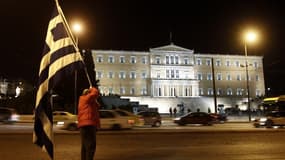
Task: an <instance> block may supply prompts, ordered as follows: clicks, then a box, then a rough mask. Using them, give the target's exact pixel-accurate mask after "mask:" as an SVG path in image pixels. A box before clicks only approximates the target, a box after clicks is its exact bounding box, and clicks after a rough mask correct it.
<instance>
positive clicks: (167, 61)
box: [165, 56, 169, 64]
mask: <svg viewBox="0 0 285 160" xmlns="http://www.w3.org/2000/svg"><path fill="white" fill-rule="evenodd" d="M165 63H166V64H169V56H166V57H165Z"/></svg>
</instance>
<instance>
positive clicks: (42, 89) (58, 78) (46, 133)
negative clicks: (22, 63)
mask: <svg viewBox="0 0 285 160" xmlns="http://www.w3.org/2000/svg"><path fill="white" fill-rule="evenodd" d="M83 65H84V64H83V60H82V57H81V55H80V52H79V49H78V47H77V45H76V44H75V41H74V38H73V36H72V34H71V32H70V28H69V26H68V24H67V23H66V19H65V17H64V15H63V12H62V10H61V8H60V6H59V5H58V3H57V7H56V9H55V11H54V13H53V14H52V17H51V20H50V22H49V25H48V30H47V35H46V40H45V46H44V51H43V55H42V59H41V63H40V69H39V80H38V88H37V94H36V103H35V112H34V117H35V122H34V133H33V143H34V144H36V145H38V146H39V147H41V148H42V149H43V150H45V151H46V152H47V153H48V155H49V157H50V158H51V159H53V157H54V155H53V146H54V143H53V117H52V105H51V104H50V97H51V91H52V89H54V88H55V87H56V86H57V85H58V84H59V83H64V81H68V79H67V77H70V76H71V75H74V74H73V73H74V71H75V70H76V69H80V68H82V67H83Z"/></svg>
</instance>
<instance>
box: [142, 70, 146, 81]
mask: <svg viewBox="0 0 285 160" xmlns="http://www.w3.org/2000/svg"><path fill="white" fill-rule="evenodd" d="M142 79H146V72H145V71H143V72H142Z"/></svg>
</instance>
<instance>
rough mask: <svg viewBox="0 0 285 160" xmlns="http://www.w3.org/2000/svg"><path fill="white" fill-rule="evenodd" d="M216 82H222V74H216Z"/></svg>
mask: <svg viewBox="0 0 285 160" xmlns="http://www.w3.org/2000/svg"><path fill="white" fill-rule="evenodd" d="M217 80H218V81H221V80H222V74H221V73H218V74H217Z"/></svg>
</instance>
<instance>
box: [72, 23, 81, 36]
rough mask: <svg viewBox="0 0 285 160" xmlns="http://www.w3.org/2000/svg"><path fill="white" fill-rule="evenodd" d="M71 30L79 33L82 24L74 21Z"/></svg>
mask: <svg viewBox="0 0 285 160" xmlns="http://www.w3.org/2000/svg"><path fill="white" fill-rule="evenodd" d="M72 30H73V31H74V32H75V33H76V34H79V33H81V32H82V25H81V24H80V23H78V22H76V23H74V24H73V25H72Z"/></svg>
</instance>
